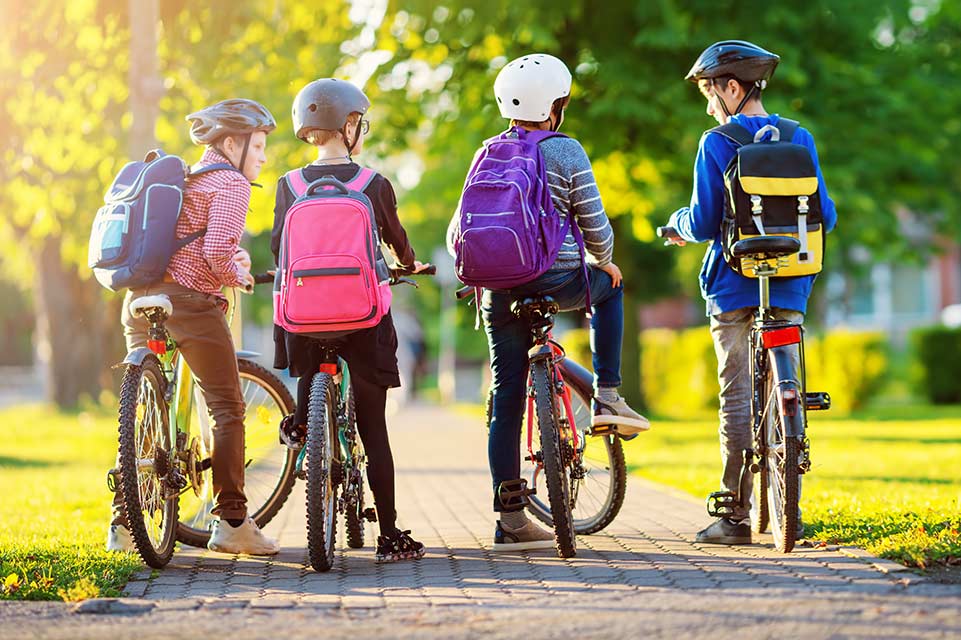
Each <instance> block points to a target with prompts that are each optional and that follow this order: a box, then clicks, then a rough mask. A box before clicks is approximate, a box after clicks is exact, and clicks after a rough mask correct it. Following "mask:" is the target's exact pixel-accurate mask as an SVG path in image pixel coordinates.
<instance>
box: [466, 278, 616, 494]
mask: <svg viewBox="0 0 961 640" xmlns="http://www.w3.org/2000/svg"><path fill="white" fill-rule="evenodd" d="M588 279H589V281H590V288H591V305H592V307H593V316H592V318H591V351H592V352H593V354H594V359H593V364H594V372H595V373H594V384H595V386H597V387H617V386H619V385H620V384H621V338H622V336H623V334H624V290H623V288H622V287H617V288H615V287H614V286H613V282H612V280H611V277H610V276H609V275H608V274H606V273H605V272H603V271H601V270H600V269H597V268H593V267H591V268H589V269H588ZM587 286H588V283H587V282H585V279H584V273H583V271H582V270H581V269H573V270H569V271H549V272H547V273H545V274H544V275H542V276H540V277H539V278H537V279H536V280H533V281H532V282H529V283H527V284H525V285H523V286H521V287H517V288H515V289H512V290H511V291H510V292H504V291H491V290H485V291H484V298H483V302H482V306H481V315H482V317H483V319H484V329H485V331H486V332H487V341H488V345H489V347H490V361H491V392H492V393H493V395H494V401H493V407H492V411H491V423H490V434H489V436H488V450H487V454H488V459H489V462H490V469H491V476H492V479H493V487H494V511H513V510H519V509H520V508H523V507H516V506H513V505H512V506H511V508H509V509H508V508H505V506H504V505H502V504H501V503H500V500H499V499H498V496H497V493H498V492H497V489H498V487H499V486H500V484H501V483H502V482H505V481H510V480H516V479H518V478H519V477H520V468H521V466H520V465H521V463H520V456H521V447H520V439H521V424H522V421H523V417H524V400H525V397H526V389H527V373H528V368H529V361H528V358H527V351H528V350H529V349H530V348H531V347H532V346H533V338H532V337H531V330H530V326H529V325H528V323H527V322H525V321H524V320H522V319H520V318H518V317H516V316H515V315H514V314H513V313H511V309H510V306H511V302H512V301H513V300H515V299H516V298H519V297H523V296H531V295H549V296H551V297H552V298H554V300H556V301H557V302H558V303H559V304H560V306H561V309H562V310H563V311H571V310H575V309H580V308H583V307H584V306H585V304H586V299H587Z"/></svg>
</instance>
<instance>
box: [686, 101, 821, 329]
mask: <svg viewBox="0 0 961 640" xmlns="http://www.w3.org/2000/svg"><path fill="white" fill-rule="evenodd" d="M780 119H781V118H780V116H778V115H777V114H773V115H768V116H745V115H741V114H738V115H736V116H734V117H733V118H731V120H732V121H734V122H736V123H738V124H739V125H741V126H742V127H744V128H745V129H747V130H748V131H750V132H751V134H754V133H757V131H758V130H760V129H761V128H763V127H764V126H765V125H768V124H773V125H777V123H778V121H779V120H780ZM791 142H793V143H795V144H800V145H804V146H805V147H807V148H808V149H810V150H811V156H812V157H813V158H814V165H815V167H816V168H817V174H818V193H819V194H820V197H821V213H822V215H823V217H824V226H825V230H826V231H831V230H832V229H834V225H835V224H836V223H837V219H838V215H837V211H836V210H835V209H834V202H833V201H832V200H831V198H829V197H828V190H827V187H826V186H825V185H824V176H823V175H821V165H820V163H819V162H818V153H817V149H816V148H815V146H814V138H813V137H811V134H810V133H809V132H808V131H807V129H804V128H803V127H798V129H797V131H796V132H795V134H794V138H793V139H792V140H791ZM736 152H737V147H736V145H735V144H734V142H732V141H731V140H729V139H728V138H726V137H724V136H722V135H721V134H719V133H711V132H709V131H708V132H705V133H704V135H703V136H701V142H700V144H699V145H698V149H697V159H696V160H695V161H694V193H693V194H691V205H690V206H689V207H684V208H683V209H679V210H677V211H675V212H674V214H673V215H672V216H671V219H670V222H669V223H668V225H669V226H671V227H674V228H675V229H676V230H677V231H678V233H679V234H680V235H681V237H682V238H684V239H685V240H686V241H688V242H707V241H711V244H710V245H709V246H708V248H707V251H706V252H705V254H704V262H703V263H702V264H701V277H700V280H701V295H702V296H703V297H704V300H705V301H706V302H707V315H709V316H713V315H717V314H719V313H724V312H726V311H734V310H736V309H742V308H744V307H756V306H758V304H760V299H759V297H758V286H757V280H756V279H754V278H746V277H744V276H742V275H740V274H738V273H737V272H735V271H734V270H733V269H732V268H731V267H730V266H729V265H728V264H727V262H726V261H725V260H724V254H723V252H722V250H721V219H722V218H723V217H724V194H725V191H724V170H725V169H726V168H727V165H728V163H729V162H730V161H731V158H733V157H734V155H735V154H736ZM816 277H817V276H799V277H796V278H772V279H771V306H773V307H781V308H783V309H792V310H794V311H800V312H802V313H805V312H806V311H807V302H808V296H810V295H811V287H812V286H813V285H814V279H815V278H816Z"/></svg>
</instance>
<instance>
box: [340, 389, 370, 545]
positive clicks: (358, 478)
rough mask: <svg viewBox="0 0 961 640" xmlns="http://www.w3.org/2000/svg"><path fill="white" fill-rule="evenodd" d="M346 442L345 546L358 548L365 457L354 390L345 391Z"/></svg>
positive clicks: (362, 539)
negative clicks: (347, 471)
mask: <svg viewBox="0 0 961 640" xmlns="http://www.w3.org/2000/svg"><path fill="white" fill-rule="evenodd" d="M347 395H348V397H347V403H346V404H347V444H348V446H349V447H350V459H351V461H352V462H353V464H352V468H351V469H350V472H349V473H350V477H348V478H346V481H347V485H346V488H345V490H344V491H345V495H344V498H345V500H344V503H345V507H346V509H345V513H344V520H345V522H344V527H345V529H346V531H347V546H348V547H350V548H351V549H360V548H362V547H363V546H364V479H365V476H364V474H365V473H366V466H367V459H366V458H365V457H364V445H363V444H361V442H360V439H359V438H358V435H357V414H356V412H355V411H354V392H353V390H348V392H347Z"/></svg>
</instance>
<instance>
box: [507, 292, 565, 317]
mask: <svg viewBox="0 0 961 640" xmlns="http://www.w3.org/2000/svg"><path fill="white" fill-rule="evenodd" d="M560 310H561V307H560V305H559V304H557V302H555V301H554V298H552V297H550V296H531V297H528V298H519V299H517V300H514V302H512V303H511V311H512V312H514V315H516V316H521V317H529V316H532V315H540V316H546V315H553V314H555V313H558V312H559V311H560Z"/></svg>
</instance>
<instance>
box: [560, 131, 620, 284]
mask: <svg viewBox="0 0 961 640" xmlns="http://www.w3.org/2000/svg"><path fill="white" fill-rule="evenodd" d="M577 149H578V150H579V153H578V154H577V155H576V156H575V160H574V163H573V166H572V171H571V177H570V183H569V189H568V194H567V195H568V198H569V201H570V210H571V213H572V214H573V215H574V221H573V223H574V224H577V226H578V227H579V228H580V230H581V235H583V236H584V249H585V250H586V251H587V253H589V254H590V255H591V257H593V258H594V260H596V261H597V266H598V267H606V266H607V265H608V264H610V262H611V257H612V256H613V255H614V229H612V228H611V221H610V220H608V218H607V213H606V212H605V211H604V204H603V203H602V202H601V192H600V191H599V190H598V188H597V182H596V181H595V180H594V170H593V169H592V168H591V161H590V160H589V159H588V157H587V153H585V152H584V149H583V148H582V147H581V146H580V145H579V144H578V145H577Z"/></svg>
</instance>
